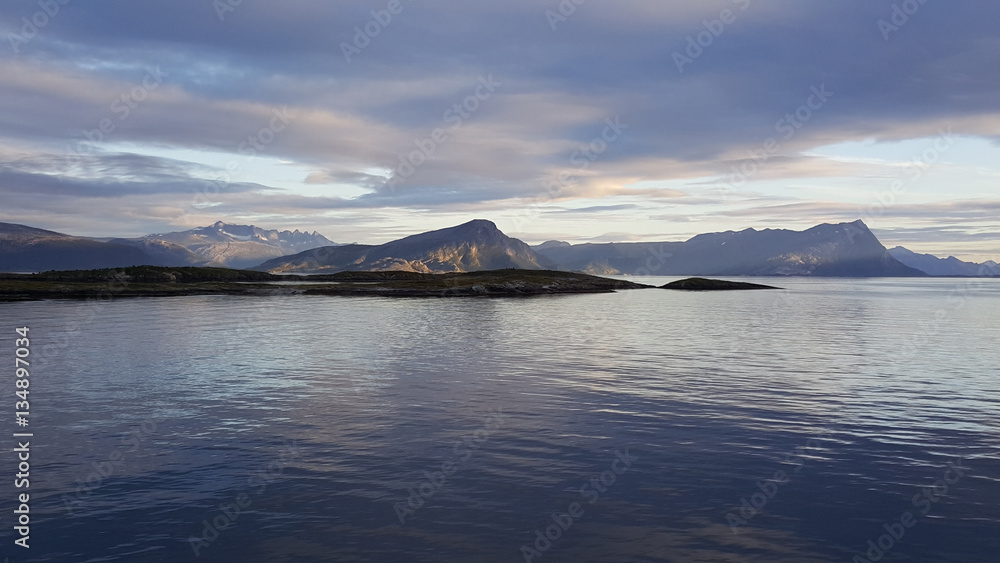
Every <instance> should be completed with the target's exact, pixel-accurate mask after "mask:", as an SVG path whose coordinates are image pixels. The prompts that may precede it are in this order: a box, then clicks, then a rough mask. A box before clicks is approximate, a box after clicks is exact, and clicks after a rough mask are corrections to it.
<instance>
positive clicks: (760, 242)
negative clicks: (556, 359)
mask: <svg viewBox="0 0 1000 563" xmlns="http://www.w3.org/2000/svg"><path fill="white" fill-rule="evenodd" d="M534 250H535V251H536V252H538V253H539V254H541V255H543V256H546V257H548V258H550V259H551V260H553V261H555V262H557V263H558V264H561V265H562V266H563V267H565V268H568V269H571V270H575V271H580V272H586V273H590V274H604V275H611V274H630V275H641V274H646V275H650V274H653V275H671V276H674V275H680V276H831V277H917V276H924V275H926V274H924V272H922V271H919V270H917V269H914V268H910V267H908V266H905V265H903V264H902V263H900V262H899V261H898V260H896V259H895V258H893V257H892V256H891V255H890V254H889V252H888V250H887V249H886V248H885V247H884V246H883V245H882V243H881V242H879V240H878V238H877V237H876V236H875V235H874V234H873V233H872V232H871V231H870V230H869V229H868V227H867V226H866V225H865V224H864V222H862V221H855V222H853V223H840V224H836V225H831V224H822V225H818V226H816V227H813V228H811V229H808V230H805V231H790V230H784V229H765V230H762V231H758V230H756V229H746V230H743V231H739V232H736V231H726V232H723V233H708V234H702V235H698V236H695V237H693V238H691V239H689V240H687V241H685V242H651V243H649V242H647V243H607V244H578V245H569V246H564V245H559V244H549V243H546V244H544V245H539V246H536V247H534Z"/></svg>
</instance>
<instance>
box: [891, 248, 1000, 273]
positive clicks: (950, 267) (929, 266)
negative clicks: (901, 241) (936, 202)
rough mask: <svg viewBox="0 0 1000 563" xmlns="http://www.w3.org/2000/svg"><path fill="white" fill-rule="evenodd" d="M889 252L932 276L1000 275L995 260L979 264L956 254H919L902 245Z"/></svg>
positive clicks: (908, 264) (998, 266) (999, 269)
mask: <svg viewBox="0 0 1000 563" xmlns="http://www.w3.org/2000/svg"><path fill="white" fill-rule="evenodd" d="M889 254H891V255H892V256H893V258H895V259H896V260H899V261H900V262H902V263H903V264H906V265H907V266H909V267H911V268H916V269H918V270H921V271H923V272H926V273H927V274H929V275H931V276H968V277H982V276H1000V264H997V263H996V262H993V261H989V262H983V263H982V264H977V263H975V262H965V261H962V260H959V259H958V258H955V257H954V256H949V257H947V258H938V257H937V256H934V255H932V254H918V253H916V252H913V251H911V250H908V249H906V248H903V247H902V246H897V247H895V248H892V249H890V250H889Z"/></svg>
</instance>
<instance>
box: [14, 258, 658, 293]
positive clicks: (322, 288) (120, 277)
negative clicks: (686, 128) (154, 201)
mask: <svg viewBox="0 0 1000 563" xmlns="http://www.w3.org/2000/svg"><path fill="white" fill-rule="evenodd" d="M649 287H652V286H649V285H644V284H639V283H633V282H629V281H623V280H613V279H608V278H601V277H597V276H591V275H588V274H578V273H572V272H558V271H549V270H518V269H506V270H489V271H478V272H465V273H451V274H423V273H418V272H405V271H382V272H339V273H336V274H329V275H311V276H306V275H277V274H270V273H267V272H254V271H248V270H232V269H227V268H195V267H182V268H169V267H158V266H136V267H131V268H119V269H102V270H73V271H53V272H42V273H38V274H0V301H25V300H35V299H87V298H107V297H109V296H112V297H165V296H179V295H282V294H288V295H355V296H358V295H360V296H385V297H474V296H498V297H499V296H522V295H547V294H568V293H608V292H612V291H615V290H620V289H641V288H649Z"/></svg>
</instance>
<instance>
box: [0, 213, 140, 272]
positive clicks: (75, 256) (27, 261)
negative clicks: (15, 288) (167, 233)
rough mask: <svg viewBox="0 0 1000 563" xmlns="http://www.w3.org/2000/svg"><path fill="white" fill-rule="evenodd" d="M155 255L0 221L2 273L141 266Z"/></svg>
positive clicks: (117, 245) (127, 247)
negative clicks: (151, 255) (150, 255)
mask: <svg viewBox="0 0 1000 563" xmlns="http://www.w3.org/2000/svg"><path fill="white" fill-rule="evenodd" d="M149 260H151V258H150V257H149V255H147V254H146V253H145V252H143V251H142V250H141V249H139V248H136V247H134V246H131V245H126V244H117V243H110V242H101V241H97V240H93V239H88V238H83V237H74V236H72V235H67V234H64V233H57V232H55V231H46V230H44V229H36V228H34V227H28V226H25V225H17V224H14V223H0V272H42V271H46V270H58V269H61V270H86V269H94V268H116V267H120V266H139V265H143V264H146V263H147V262H148V261H149Z"/></svg>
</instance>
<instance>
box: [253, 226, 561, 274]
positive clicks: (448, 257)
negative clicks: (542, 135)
mask: <svg viewBox="0 0 1000 563" xmlns="http://www.w3.org/2000/svg"><path fill="white" fill-rule="evenodd" d="M505 268H518V269H525V270H542V269H556V268H557V265H556V264H555V263H553V262H551V261H550V260H547V259H545V258H544V257H541V256H539V255H538V254H536V253H535V252H534V251H532V250H531V247H529V246H528V245H527V244H525V243H524V242H522V241H520V240H518V239H515V238H511V237H508V236H507V235H505V234H503V232H501V231H500V229H498V228H497V226H496V225H495V224H494V223H493V222H492V221H487V220H485V219H476V220H473V221H469V222H468V223H465V224H462V225H458V226H456V227H450V228H447V229H440V230H437V231H430V232H426V233H421V234H417V235H412V236H408V237H405V238H402V239H399V240H395V241H392V242H388V243H386V244H382V245H377V246H374V245H363V244H353V245H347V246H339V247H332V248H331V247H325V248H319V249H314V250H310V251H307V252H302V253H299V254H296V255H294V256H286V257H283V258H277V259H274V260H269V261H267V262H264V263H263V264H261V265H259V266H257V267H256V268H254V269H256V270H262V271H270V272H278V273H292V272H294V273H319V272H322V273H336V272H342V271H347V270H356V271H373V270H401V271H410V272H420V273H444V272H473V271H478V270H500V269H505Z"/></svg>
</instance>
